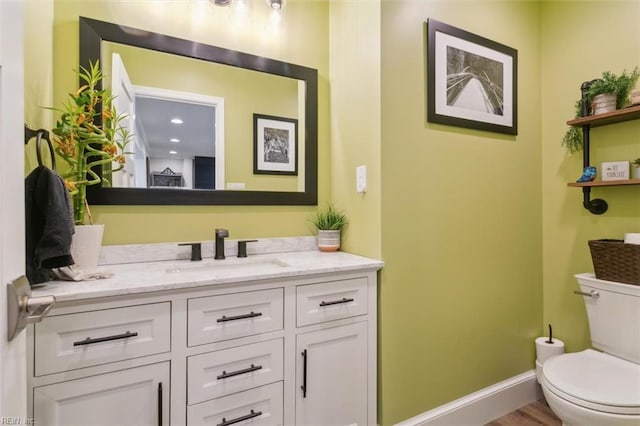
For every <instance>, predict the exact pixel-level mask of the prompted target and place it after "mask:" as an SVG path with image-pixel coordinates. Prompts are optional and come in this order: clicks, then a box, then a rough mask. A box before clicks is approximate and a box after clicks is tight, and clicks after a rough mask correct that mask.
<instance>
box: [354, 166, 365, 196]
mask: <svg viewBox="0 0 640 426" xmlns="http://www.w3.org/2000/svg"><path fill="white" fill-rule="evenodd" d="M356 192H357V193H359V194H362V193H364V192H367V166H358V167H356Z"/></svg>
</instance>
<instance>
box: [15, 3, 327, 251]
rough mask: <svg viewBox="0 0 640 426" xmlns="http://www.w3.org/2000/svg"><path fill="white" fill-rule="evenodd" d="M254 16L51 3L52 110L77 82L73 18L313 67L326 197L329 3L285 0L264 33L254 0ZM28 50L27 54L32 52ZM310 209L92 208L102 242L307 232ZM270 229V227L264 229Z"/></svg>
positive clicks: (203, 8) (187, 8)
mask: <svg viewBox="0 0 640 426" xmlns="http://www.w3.org/2000/svg"><path fill="white" fill-rule="evenodd" d="M251 6H252V8H253V11H252V16H253V19H252V21H251V23H250V24H249V26H248V27H238V26H236V25H235V24H234V23H233V21H232V20H231V19H230V16H229V12H230V10H229V9H228V8H220V7H216V6H213V5H212V4H211V3H209V2H183V1H166V2H153V3H150V2H140V1H135V0H124V1H118V2H114V1H108V0H92V1H82V0H55V1H54V40H53V52H54V61H53V64H54V66H53V76H54V79H53V87H54V92H53V102H54V105H58V104H59V103H60V102H62V100H63V99H64V97H65V96H66V94H67V93H68V92H70V91H71V90H73V89H74V88H75V86H76V84H77V82H76V81H75V78H74V74H73V72H72V70H73V69H75V68H76V67H77V63H78V53H77V45H78V41H77V38H78V37H77V26H78V16H87V17H91V18H95V19H100V20H105V21H109V22H118V23H121V24H123V25H127V26H131V27H136V28H143V29H147V30H150V31H155V32H161V33H165V34H169V35H173V36H176V37H181V38H187V39H191V40H196V41H200V42H203V43H207V44H213V45H217V46H221V47H225V48H229V49H234V50H240V51H243V52H247V53H252V54H257V55H260V56H266V57H271V58H274V59H278V60H282V61H286V62H291V63H295V64H300V65H304V66H307V67H311V68H316V69H317V70H318V80H319V81H318V85H319V89H318V90H319V93H318V97H319V105H318V145H319V148H318V149H319V153H318V155H319V164H318V168H319V173H318V174H319V176H318V180H319V187H318V190H319V202H320V203H326V202H327V200H328V199H329V194H330V186H331V183H330V182H331V178H330V167H331V164H330V160H329V159H330V149H331V148H330V145H329V143H330V142H329V136H330V135H329V96H328V91H329V83H328V78H329V75H328V74H329V54H328V40H329V33H328V31H329V21H328V19H329V6H328V1H326V0H318V1H313V2H305V1H303V0H289V1H288V2H287V7H286V9H285V12H284V13H285V16H284V21H283V23H284V25H283V26H282V27H281V29H280V31H279V32H273V31H267V30H266V29H265V28H267V22H268V19H269V16H268V15H267V13H268V11H269V9H268V7H267V5H266V4H265V3H264V1H262V0H253V1H252V2H251ZM29 48H30V46H27V52H26V54H27V55H31V54H32V53H31V52H30V51H29ZM315 209H316V207H314V206H304V207H295V206H285V207H258V206H244V207H243V206H225V207H220V206H211V207H182V206H146V207H145V206H92V213H93V216H94V220H95V221H96V222H98V223H104V224H105V225H106V227H105V235H104V240H103V244H105V245H111V244H127V243H148V242H160V241H185V240H210V239H212V238H213V230H214V228H216V227H226V228H228V229H229V230H230V236H231V237H232V238H248V237H257V238H260V237H278V236H295V235H311V234H312V233H313V228H312V226H311V224H310V223H309V222H308V218H309V217H310V216H311V214H312V213H313V212H314V211H315ZM265 224H268V226H265Z"/></svg>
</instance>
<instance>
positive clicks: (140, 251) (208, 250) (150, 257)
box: [98, 236, 318, 265]
mask: <svg viewBox="0 0 640 426" xmlns="http://www.w3.org/2000/svg"><path fill="white" fill-rule="evenodd" d="M249 239H250V238H242V239H239V240H232V239H225V242H224V251H225V256H227V257H235V256H236V255H237V254H238V241H243V240H249ZM256 240H258V241H257V242H252V243H248V244H247V254H248V255H249V256H251V255H256V254H270V253H286V252H292V251H308V250H317V249H318V248H317V243H316V237H313V236H311V237H279V238H256ZM180 243H202V258H203V259H206V258H211V257H213V247H214V245H215V242H214V241H213V240H208V241H192V240H188V241H186V240H185V241H181V242H175V243H153V244H126V245H113V246H102V248H101V249H100V260H99V262H98V263H99V264H100V265H114V264H121V263H137V262H156V261H163V260H188V259H190V258H191V247H190V246H179V245H178V244H180Z"/></svg>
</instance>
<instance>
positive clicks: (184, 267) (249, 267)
mask: <svg viewBox="0 0 640 426" xmlns="http://www.w3.org/2000/svg"><path fill="white" fill-rule="evenodd" d="M287 266H289V265H288V264H287V263H285V262H283V261H281V260H278V259H260V258H255V257H254V258H251V257H246V258H235V257H234V258H229V259H220V260H215V259H209V260H203V261H196V262H188V263H186V262H185V263H181V264H179V265H174V266H172V267H170V268H167V269H166V271H167V272H169V273H185V272H200V273H202V272H212V273H216V272H223V273H236V272H259V273H260V272H271V271H279V270H281V269H282V268H286V267H287Z"/></svg>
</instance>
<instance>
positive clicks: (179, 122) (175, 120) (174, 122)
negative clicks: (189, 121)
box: [171, 117, 184, 124]
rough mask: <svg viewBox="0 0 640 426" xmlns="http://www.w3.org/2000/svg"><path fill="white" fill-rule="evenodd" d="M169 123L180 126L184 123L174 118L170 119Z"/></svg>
mask: <svg viewBox="0 0 640 426" xmlns="http://www.w3.org/2000/svg"><path fill="white" fill-rule="evenodd" d="M171 122H172V123H173V124H182V123H184V121H182V119H181V118H177V117H176V118H172V119H171Z"/></svg>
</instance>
